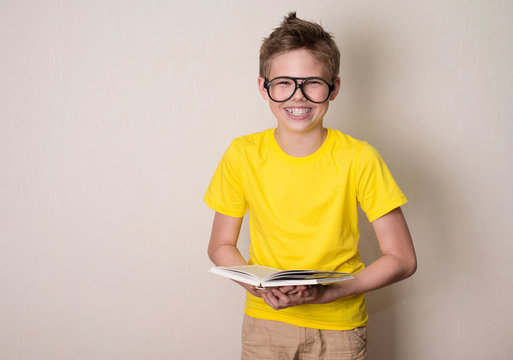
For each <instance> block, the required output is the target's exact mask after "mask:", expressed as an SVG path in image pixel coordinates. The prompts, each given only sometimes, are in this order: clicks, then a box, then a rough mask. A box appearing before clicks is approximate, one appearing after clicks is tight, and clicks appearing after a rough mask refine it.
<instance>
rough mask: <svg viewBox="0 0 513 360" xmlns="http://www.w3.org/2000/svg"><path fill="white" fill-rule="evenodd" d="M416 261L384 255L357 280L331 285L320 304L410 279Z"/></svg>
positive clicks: (360, 273)
mask: <svg viewBox="0 0 513 360" xmlns="http://www.w3.org/2000/svg"><path fill="white" fill-rule="evenodd" d="M415 268H416V264H415V261H414V259H413V260H412V259H401V258H399V257H396V256H394V255H383V256H382V257H380V258H379V259H378V260H376V261H375V262H373V263H372V264H370V265H369V266H368V267H366V268H365V269H364V270H362V271H360V272H359V273H357V274H356V275H355V280H350V281H345V282H342V283H339V284H334V285H329V286H327V287H326V290H325V291H324V293H323V296H322V298H321V299H320V301H319V302H321V303H329V302H332V301H335V300H337V299H340V298H343V297H347V296H352V295H359V294H362V293H365V292H369V291H372V290H376V289H380V288H382V287H385V286H387V285H390V284H393V283H395V282H398V281H401V280H403V279H406V278H408V277H409V276H411V275H412V274H413V273H414V272H415Z"/></svg>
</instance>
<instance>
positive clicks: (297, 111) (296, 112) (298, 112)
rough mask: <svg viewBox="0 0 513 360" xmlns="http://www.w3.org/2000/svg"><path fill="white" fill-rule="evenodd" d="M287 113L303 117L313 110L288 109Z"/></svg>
mask: <svg viewBox="0 0 513 360" xmlns="http://www.w3.org/2000/svg"><path fill="white" fill-rule="evenodd" d="M285 110H287V112H288V113H289V114H291V115H293V116H303V115H305V114H308V113H309V112H310V111H311V110H312V109H305V108H286V109H285Z"/></svg>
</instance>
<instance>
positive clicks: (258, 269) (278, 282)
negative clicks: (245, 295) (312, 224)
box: [210, 265, 354, 289]
mask: <svg viewBox="0 0 513 360" xmlns="http://www.w3.org/2000/svg"><path fill="white" fill-rule="evenodd" d="M210 272H211V273H213V274H216V275H221V276H224V277H227V278H230V279H232V280H236V281H240V282H243V283H246V284H249V285H253V286H256V287H257V288H258V289H263V288H266V287H273V286H289V285H315V284H331V283H334V282H339V281H344V280H351V279H354V277H353V275H351V274H348V273H342V272H337V271H318V270H278V269H273V268H270V267H267V266H261V265H242V266H230V267H224V266H214V267H212V268H211V269H210Z"/></svg>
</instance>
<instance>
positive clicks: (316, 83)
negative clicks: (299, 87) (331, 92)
mask: <svg viewBox="0 0 513 360" xmlns="http://www.w3.org/2000/svg"><path fill="white" fill-rule="evenodd" d="M305 85H306V86H319V85H322V82H321V80H317V79H311V80H308V81H307V82H305Z"/></svg>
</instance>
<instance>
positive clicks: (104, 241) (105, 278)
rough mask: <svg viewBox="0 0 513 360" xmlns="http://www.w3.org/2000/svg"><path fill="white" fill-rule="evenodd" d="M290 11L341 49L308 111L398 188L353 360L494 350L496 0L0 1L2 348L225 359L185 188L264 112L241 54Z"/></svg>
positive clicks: (508, 72)
mask: <svg viewBox="0 0 513 360" xmlns="http://www.w3.org/2000/svg"><path fill="white" fill-rule="evenodd" d="M291 10H297V12H298V16H299V17H301V18H304V19H307V20H313V21H316V22H321V23H322V25H323V26H324V27H325V28H326V29H327V30H328V31H330V32H331V33H333V34H334V35H335V37H336V40H337V43H338V44H339V47H340V49H341V53H342V66H341V77H342V91H341V93H340V94H339V96H338V98H337V99H336V101H335V102H333V103H332V104H331V106H330V110H329V112H328V114H327V117H326V119H325V121H326V125H327V126H329V127H332V128H335V129H339V130H341V131H343V132H346V133H349V134H351V135H353V136H354V137H357V138H360V139H364V140H367V141H369V142H370V143H371V144H373V145H374V146H375V147H376V148H377V149H378V150H379V151H380V152H381V154H382V155H383V157H384V158H385V160H386V161H387V163H388V165H389V167H390V168H391V170H392V172H393V174H394V176H395V178H396V180H397V182H398V183H399V184H400V186H401V187H402V189H403V190H404V192H405V193H406V194H407V196H408V198H409V200H410V203H409V204H408V205H406V206H405V207H404V212H405V214H406V216H407V219H408V222H409V225H410V228H411V232H412V234H413V238H414V241H415V246H416V250H417V253H418V259H419V269H418V271H417V273H416V274H415V275H414V276H413V277H412V278H411V279H408V280H407V281H405V282H402V283H400V284H397V285H394V286H391V287H388V288H386V289H382V290H379V291H375V292H373V293H370V294H368V296H367V299H368V307H369V313H370V318H371V322H370V325H369V333H370V337H371V340H370V344H369V351H370V355H371V359H382V360H383V359H384V360H392V359H394V360H401V359H403V360H411V359H416V360H424V359H426V360H427V359H465V360H469V359H476V360H481V359H510V358H511V354H512V352H513V343H512V342H511V339H512V338H513V326H512V324H513V311H512V305H511V303H512V299H513V279H512V276H511V268H510V264H511V256H512V254H513V243H512V236H511V234H512V232H513V231H512V230H513V226H512V223H513V221H512V214H513V205H512V204H513V195H512V190H511V184H512V183H513V181H512V180H513V160H512V154H513V149H512V143H511V137H512V135H513V127H512V124H513V121H512V120H513V101H512V100H513V70H512V64H513V22H512V21H511V19H512V18H513V3H512V2H511V1H484V0H482V1H446V0H433V1H418V0H414V1H386V2H384V1H383V2H380V1H356V0H355V1H238V0H231V1H227V0H217V1H208V0H201V1H199V0H196V1H190V2H186V1H179V2H178V1H170V0H167V1H128V0H127V1H121V0H117V1H94V0H92V1H64V0H61V1H59V0H55V1H50V0H44V1H36V0H34V1H27V0H25V1H22V0H20V1H14V0H12V1H8V0H1V1H0V46H1V48H0V68H1V76H0V166H1V168H0V236H1V239H0V241H1V243H0V246H1V247H0V358H1V359H5V360H14V359H16V360H18V359H37V360H51V359H52V360H53V359H75V360H91V359H97V360H102V359H124V360H128V359H155V360H160V359H223V360H224V359H236V358H238V357H239V351H240V344H239V342H240V324H241V319H242V309H243V292H242V290H241V289H240V288H239V287H238V286H236V285H235V284H233V283H231V282H230V281H227V280H225V279H222V278H217V277H215V276H214V275H211V274H209V273H208V272H207V270H208V268H209V267H210V266H211V264H210V262H209V260H208V258H207V255H206V247H207V243H208V240H209V235H210V226H211V223H212V218H213V211H212V210H210V209H209V208H208V207H207V206H206V205H205V204H204V203H203V201H202V198H203V195H204V192H205V189H206V187H207V185H208V182H209V180H210V178H211V176H212V174H213V172H214V170H215V167H216V165H217V162H218V161H219V159H220V157H221V156H222V154H223V152H224V150H225V149H226V147H227V146H228V144H229V142H230V141H231V140H232V139H233V138H235V137H237V136H240V135H244V134H248V133H252V132H255V131H260V130H263V129H266V128H271V127H274V126H275V121H274V119H273V117H272V115H271V113H270V111H269V109H268V106H267V104H266V103H265V102H264V101H263V100H262V98H261V97H260V95H259V93H258V90H257V86H256V84H257V80H256V79H257V72H258V51H259V47H260V43H261V40H262V38H263V37H264V36H267V35H268V34H269V32H270V31H271V30H272V29H273V28H275V27H276V26H278V25H279V23H280V22H281V20H282V17H283V16H284V15H286V14H287V13H288V12H289V11H291ZM361 223H362V231H361V232H362V238H361V250H362V252H363V256H364V259H365V260H366V261H367V262H369V261H372V260H373V259H375V258H376V257H377V256H378V255H379V248H378V246H377V244H376V240H375V238H374V236H373V234H372V231H371V227H370V226H369V224H367V222H366V220H365V218H364V217H363V216H362V219H361ZM240 243H241V247H242V248H243V249H247V246H248V235H247V227H246V226H245V227H244V229H243V234H242V235H241V240H240ZM244 251H246V250H244Z"/></svg>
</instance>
